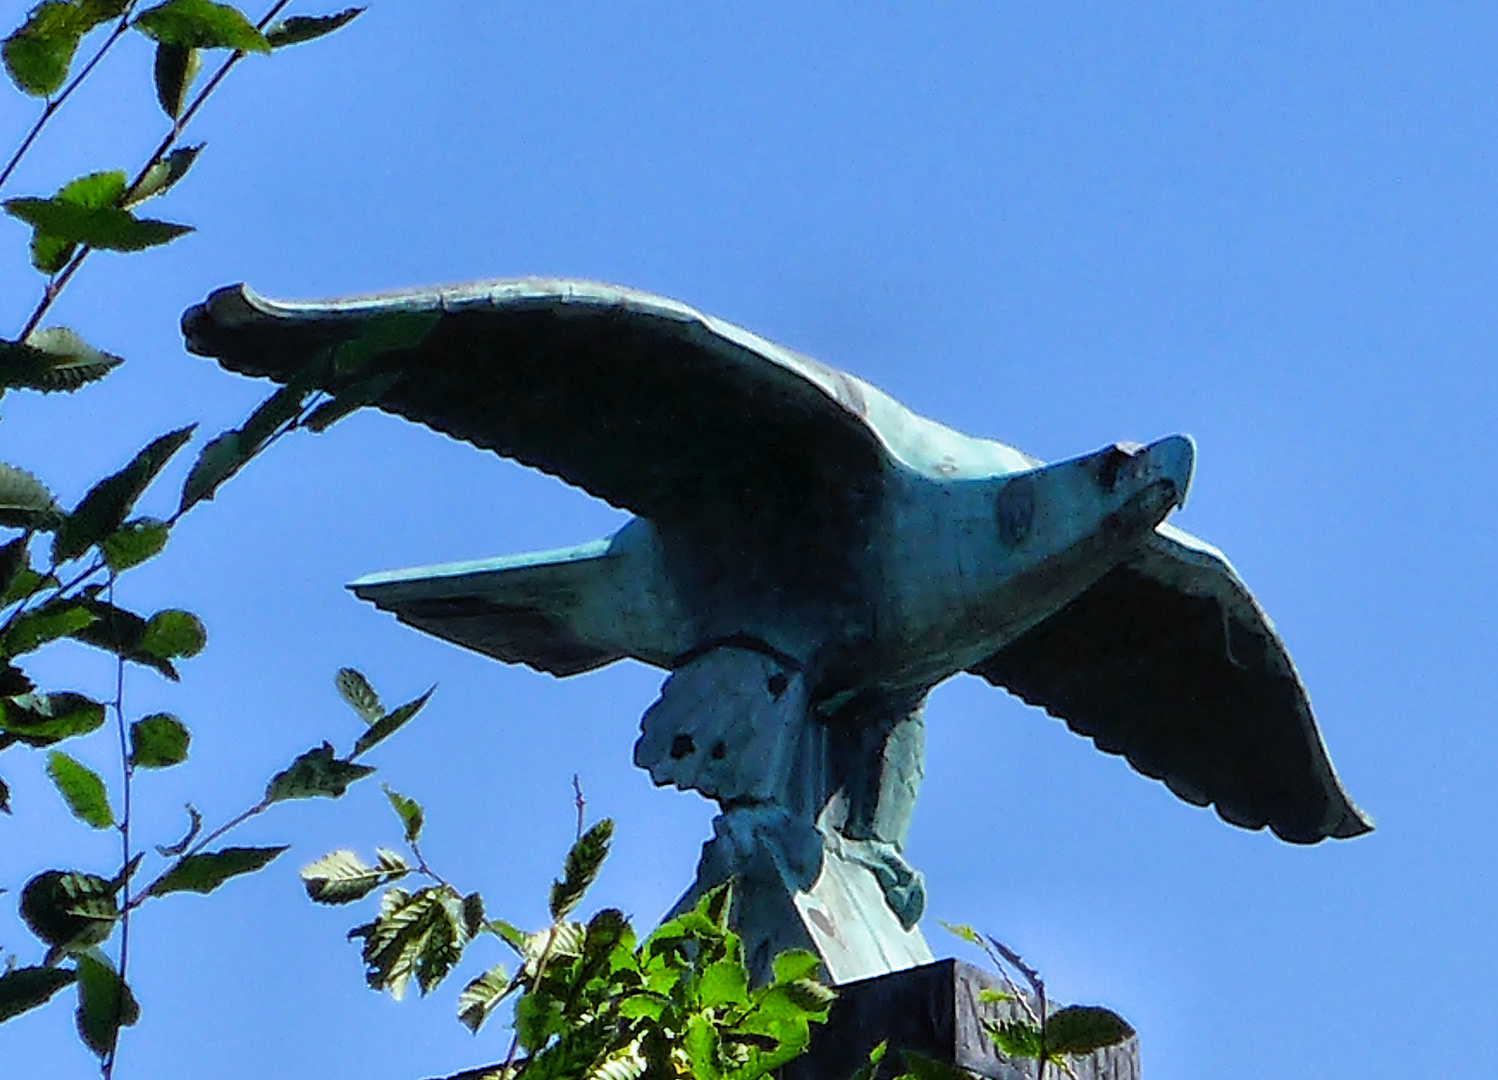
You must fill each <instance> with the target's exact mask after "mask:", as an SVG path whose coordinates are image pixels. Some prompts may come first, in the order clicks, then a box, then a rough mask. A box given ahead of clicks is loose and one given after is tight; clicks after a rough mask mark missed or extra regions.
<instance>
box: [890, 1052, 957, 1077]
mask: <svg viewBox="0 0 1498 1080" xmlns="http://www.w3.org/2000/svg"><path fill="white" fill-rule="evenodd" d="M900 1056H901V1057H903V1058H904V1059H905V1068H906V1069H907V1070H908V1072H909V1075H910V1076H912V1077H914V1078H915V1080H973V1078H972V1076H971V1075H969V1074H968V1073H966V1072H963V1071H962V1070H961V1069H959V1068H957V1067H956V1066H955V1065H948V1064H947V1063H946V1062H945V1061H938V1060H936V1058H933V1057H927V1056H926V1055H925V1054H918V1053H916V1052H915V1051H914V1050H901V1051H900Z"/></svg>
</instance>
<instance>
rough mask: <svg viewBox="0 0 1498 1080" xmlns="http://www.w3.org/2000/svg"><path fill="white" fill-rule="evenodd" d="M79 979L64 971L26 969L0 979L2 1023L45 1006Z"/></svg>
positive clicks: (12, 972) (0, 1021)
mask: <svg viewBox="0 0 1498 1080" xmlns="http://www.w3.org/2000/svg"><path fill="white" fill-rule="evenodd" d="M75 978H77V976H76V975H75V974H74V973H73V972H71V971H68V970H66V969H64V968H55V967H24V968H16V969H15V970H14V971H7V972H6V973H5V974H4V975H0V1023H4V1022H5V1021H7V1020H9V1019H10V1018H11V1017H13V1016H20V1015H21V1014H22V1013H23V1012H27V1011H29V1010H31V1009H34V1008H36V1007H37V1006H38V1005H45V1004H46V1003H47V1001H48V999H50V998H51V997H52V995H53V994H55V993H57V992H58V991H59V990H61V989H62V988H63V987H64V986H70V985H72V982H73V980H74V979H75Z"/></svg>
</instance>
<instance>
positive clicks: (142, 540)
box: [99, 517, 172, 574]
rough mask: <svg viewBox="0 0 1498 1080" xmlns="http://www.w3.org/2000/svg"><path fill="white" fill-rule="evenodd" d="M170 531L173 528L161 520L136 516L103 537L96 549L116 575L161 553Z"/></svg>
mask: <svg viewBox="0 0 1498 1080" xmlns="http://www.w3.org/2000/svg"><path fill="white" fill-rule="evenodd" d="M171 533H172V527H171V526H170V525H168V524H167V523H166V522H164V521H161V520H159V519H157V518H149V517H148V518H136V519H135V520H134V521H127V522H125V524H123V525H121V526H120V527H119V528H118V529H116V530H115V531H114V532H112V533H110V534H109V535H108V536H106V537H105V538H104V539H103V541H102V542H101V543H100V544H99V549H100V550H101V551H102V552H103V553H104V563H105V565H106V566H108V567H109V568H110V569H111V570H113V571H114V572H115V573H116V574H118V573H120V572H121V571H123V570H129V569H130V568H131V567H133V566H139V565H140V564H141V563H143V562H145V561H147V560H148V559H153V558H155V557H156V556H157V555H159V554H161V549H162V548H164V547H166V542H167V539H168V537H170V536H171Z"/></svg>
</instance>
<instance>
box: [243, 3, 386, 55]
mask: <svg viewBox="0 0 1498 1080" xmlns="http://www.w3.org/2000/svg"><path fill="white" fill-rule="evenodd" d="M362 14H364V9H363V8H361V7H351V8H344V9H343V10H342V11H340V12H338V13H337V14H336V15H293V16H292V17H291V18H289V19H286V20H284V21H283V22H278V23H276V25H275V26H272V27H271V28H270V29H269V30H267V31H266V32H265V40H266V41H269V42H270V47H271V48H273V49H284V48H286V46H288V45H300V44H301V43H302V42H304V41H316V40H317V39H318V38H320V37H323V36H325V35H327V34H331V33H332V32H333V31H334V30H337V29H338V28H339V27H341V26H345V25H347V24H348V23H350V22H352V21H353V20H354V19H356V18H358V17H359V16H360V15H362Z"/></svg>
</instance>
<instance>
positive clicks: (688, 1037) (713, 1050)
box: [681, 1013, 723, 1080]
mask: <svg viewBox="0 0 1498 1080" xmlns="http://www.w3.org/2000/svg"><path fill="white" fill-rule="evenodd" d="M681 1045H682V1049H683V1050H685V1051H686V1053H687V1064H688V1066H689V1067H690V1068H691V1070H692V1076H693V1078H694V1080H718V1078H719V1077H720V1076H722V1075H723V1070H722V1069H721V1068H720V1067H719V1065H718V1047H719V1042H718V1029H717V1027H716V1026H715V1025H714V1024H713V1022H712V1020H711V1019H709V1018H708V1017H706V1016H703V1015H702V1014H701V1013H696V1014H694V1015H693V1016H691V1017H690V1018H689V1019H688V1020H687V1030H686V1034H685V1037H684V1038H683V1039H682V1041H681Z"/></svg>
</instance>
